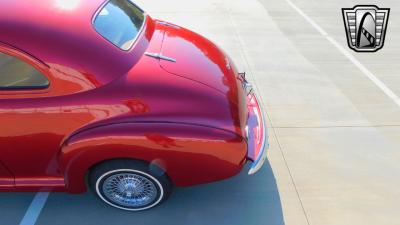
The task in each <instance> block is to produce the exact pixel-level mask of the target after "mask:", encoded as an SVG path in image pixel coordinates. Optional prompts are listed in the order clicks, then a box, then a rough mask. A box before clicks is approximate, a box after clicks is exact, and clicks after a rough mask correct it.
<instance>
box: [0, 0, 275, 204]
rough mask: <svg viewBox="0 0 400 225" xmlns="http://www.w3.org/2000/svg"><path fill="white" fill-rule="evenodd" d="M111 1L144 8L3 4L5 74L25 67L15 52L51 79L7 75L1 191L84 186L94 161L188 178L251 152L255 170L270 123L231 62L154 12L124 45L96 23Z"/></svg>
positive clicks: (217, 175) (222, 174)
mask: <svg viewBox="0 0 400 225" xmlns="http://www.w3.org/2000/svg"><path fill="white" fill-rule="evenodd" d="M107 4H114V6H115V5H118V4H132V6H131V5H130V6H129V7H137V6H135V5H134V4H133V3H131V2H128V1H127V0H113V1H105V0H91V1H83V0H82V1H81V0H72V1H68V0H40V1H35V4H30V3H27V2H26V1H14V0H4V1H1V2H0V54H1V55H0V80H2V79H3V80H4V79H5V78H4V76H5V75H4V73H5V72H4V71H2V70H1V68H2V66H3V67H6V68H8V69H7V71H6V72H9V73H10V71H11V72H15V71H17V72H18V70H19V69H18V68H19V67H17V66H15V68H14V67H12V66H10V64H7V62H9V61H7V60H9V59H10V58H11V59H12V60H18V61H20V62H19V63H25V64H27V65H29V66H31V67H32V68H34V69H35V71H38V72H39V73H40V74H42V75H43V76H44V78H45V80H42V81H40V84H41V85H39V86H29V85H26V86H23V85H22V84H23V83H24V82H25V83H29V82H30V81H31V80H32V79H31V78H26V79H25V81H24V80H23V81H19V80H17V81H15V82H8V81H7V80H6V81H3V83H4V84H3V86H2V85H1V82H0V124H1V128H0V189H1V190H8V191H42V190H53V191H67V192H71V193H81V192H84V191H86V184H85V180H86V176H88V174H89V173H90V171H91V169H92V168H94V167H96V166H98V165H100V164H102V163H104V162H108V161H110V160H129V159H132V160H137V161H140V162H144V163H147V164H148V165H149V168H151V167H152V166H154V167H155V168H157V171H162V173H163V174H164V176H166V177H167V178H168V180H169V181H170V182H171V183H172V184H174V185H178V186H188V185H195V184H201V183H207V182H212V181H217V180H221V179H225V178H228V177H231V176H233V175H235V174H237V173H239V172H240V171H241V169H242V167H243V166H244V164H245V163H246V162H247V161H248V160H251V161H253V165H252V168H251V171H250V172H249V173H254V172H256V171H257V170H258V169H259V168H260V167H261V165H262V163H263V162H264V160H265V156H266V154H265V152H266V147H267V144H268V143H267V138H266V127H265V124H264V122H263V114H262V111H261V107H260V106H259V103H258V101H257V98H256V95H255V94H254V93H253V92H252V90H251V85H250V84H249V83H248V82H247V81H246V79H245V77H244V76H243V74H240V73H238V71H237V70H236V68H235V66H234V64H233V62H232V61H231V59H230V58H229V57H228V56H227V55H226V54H224V53H223V52H222V51H221V50H220V49H219V48H218V47H217V46H215V45H214V44H213V43H212V42H210V41H208V40H207V39H205V38H203V37H201V36H200V35H198V34H196V33H194V32H192V31H189V30H187V29H184V28H182V27H179V26H177V25H174V24H170V23H168V22H164V21H159V20H155V19H152V18H151V17H150V16H149V15H147V14H146V13H144V12H141V13H143V16H144V17H143V24H142V25H141V28H140V30H138V33H137V35H136V37H135V38H134V39H132V40H130V42H129V43H128V45H126V43H125V45H124V46H123V47H121V46H116V44H115V43H112V42H111V41H110V40H108V39H107V38H106V37H104V35H102V34H101V33H99V31H98V30H96V28H95V27H94V23H95V20H96V17H98V16H99V15H108V13H109V12H108V11H107V12H105V11H104V10H105V7H107ZM102 10H103V11H102ZM135 10H139V8H135ZM2 57H3V61H2ZM4 57H6V59H7V60H5V58H4ZM7 66H8V67H7ZM9 68H11V69H9ZM2 76H3V78H2ZM14 76H17V75H14ZM44 78H43V77H42V78H40V79H44ZM10 79H11V80H12V79H14V78H10ZM35 79H36V80H38V79H37V78H35ZM12 81H13V80H12ZM7 82H8V83H7ZM18 82H19V83H18ZM37 82H39V81H37ZM16 84H18V85H16ZM13 85H14V86H13ZM121 208H123V209H126V208H124V207H121Z"/></svg>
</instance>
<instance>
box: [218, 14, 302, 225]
mask: <svg viewBox="0 0 400 225" xmlns="http://www.w3.org/2000/svg"><path fill="white" fill-rule="evenodd" d="M226 13H227V14H228V17H229V18H228V19H229V21H230V22H231V25H232V26H233V29H234V32H235V36H236V38H237V39H238V43H239V48H240V52H241V57H242V59H243V60H244V63H245V64H246V67H247V69H248V70H249V72H250V74H251V75H252V79H254V80H255V81H256V78H255V75H254V73H253V71H252V69H251V66H250V63H249V60H248V57H247V56H246V51H245V49H244V41H243V40H242V38H241V37H240V35H239V32H238V29H237V26H236V24H235V22H234V20H233V18H232V15H231V12H230V10H228V11H227V12H226ZM253 86H254V87H255V89H256V93H261V92H260V89H259V88H258V86H257V82H254V83H253ZM259 98H260V99H261V105H262V107H263V105H264V101H263V96H262V95H259ZM263 108H264V110H265V112H266V114H267V115H266V116H267V118H268V121H269V122H270V124H271V128H272V133H273V136H274V137H275V139H276V141H277V144H278V147H279V151H280V154H281V155H282V159H283V161H284V163H285V167H286V169H287V171H288V173H289V177H290V180H291V182H292V185H293V187H294V189H295V192H296V195H297V198H298V200H299V202H300V206H301V209H302V211H303V214H304V217H305V219H306V222H307V224H308V225H310V221H309V219H308V215H307V212H306V210H305V208H304V204H303V201H302V200H301V197H300V194H299V191H298V189H297V187H296V184H295V182H294V178H293V175H292V172H291V170H290V168H289V165H288V163H287V160H286V157H285V154H284V153H283V150H282V146H281V144H280V142H279V139H278V136H277V134H276V130H275V127H274V126H273V124H272V120H271V118H270V116H269V113H268V112H267V109H266V108H265V107H263Z"/></svg>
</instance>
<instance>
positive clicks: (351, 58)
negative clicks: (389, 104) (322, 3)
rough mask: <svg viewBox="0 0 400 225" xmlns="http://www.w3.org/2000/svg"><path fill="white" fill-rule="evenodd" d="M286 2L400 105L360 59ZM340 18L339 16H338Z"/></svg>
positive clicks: (398, 99)
mask: <svg viewBox="0 0 400 225" xmlns="http://www.w3.org/2000/svg"><path fill="white" fill-rule="evenodd" d="M286 2H287V3H288V4H289V5H290V6H291V7H292V8H293V9H294V10H295V11H296V12H297V13H299V14H300V15H301V16H302V17H303V18H304V19H305V20H307V22H308V23H310V24H311V25H312V26H313V27H314V28H315V29H316V30H317V31H318V32H319V33H320V34H321V35H322V36H324V37H325V38H326V39H327V40H328V41H329V42H331V43H332V44H333V45H334V46H335V47H336V48H337V49H338V50H339V51H340V52H341V53H342V54H343V55H344V56H346V58H348V59H349V60H350V61H351V62H352V63H353V64H354V65H355V66H356V67H357V68H358V69H359V70H361V72H362V73H363V74H364V75H365V76H366V77H368V78H369V79H370V80H371V81H372V82H373V83H374V84H375V85H376V86H377V87H378V88H379V89H381V90H382V91H383V92H384V93H385V94H386V95H387V96H388V97H389V98H390V99H392V100H393V101H394V103H396V104H397V105H398V106H399V107H400V98H399V96H397V95H396V94H395V93H394V92H393V91H392V90H390V88H388V87H387V86H386V85H385V84H384V83H383V82H382V81H381V80H379V79H378V78H377V77H376V76H375V75H374V74H373V73H372V72H371V71H369V70H368V69H367V68H366V67H365V66H364V65H363V64H361V62H360V61H358V60H357V59H356V58H355V57H354V56H353V55H352V54H350V52H349V51H348V50H347V49H345V48H344V47H343V46H342V45H340V44H339V43H338V42H337V41H336V40H335V39H333V38H332V37H330V36H329V35H328V33H327V32H326V31H325V30H324V29H322V27H320V26H319V25H318V24H317V23H316V22H315V21H314V20H312V19H311V18H310V17H309V16H307V14H305V13H304V12H303V11H302V10H301V9H300V8H299V7H297V6H296V5H295V4H294V3H293V2H292V1H291V0H286ZM340 19H341V18H340Z"/></svg>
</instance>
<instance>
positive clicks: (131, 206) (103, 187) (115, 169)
mask: <svg viewBox="0 0 400 225" xmlns="http://www.w3.org/2000/svg"><path fill="white" fill-rule="evenodd" d="M127 180H128V182H127ZM111 185H112V187H111ZM89 186H90V189H91V190H92V191H93V192H94V193H95V194H96V195H97V196H98V197H99V199H100V200H102V201H103V202H105V203H106V204H108V205H110V206H113V207H115V208H118V209H122V210H129V211H141V210H146V209H150V208H153V207H155V206H157V205H160V204H161V203H162V202H163V201H165V200H166V199H167V198H168V197H169V195H170V194H171V191H172V184H171V181H170V180H169V178H168V177H167V175H166V174H165V173H164V172H163V171H162V170H161V169H160V168H159V167H157V166H154V165H151V166H150V164H148V163H146V162H143V161H137V160H125V159H121V160H110V161H107V162H104V163H101V164H100V165H97V166H96V167H94V168H93V169H92V170H91V171H90V174H89ZM119 187H121V188H122V189H123V190H124V191H121V189H120V188H119ZM128 189H129V190H128ZM145 189H146V190H145ZM126 190H128V191H126ZM105 191H106V192H105ZM132 193H133V194H132ZM110 196H111V197H110ZM132 196H133V198H136V200H131V199H130V198H132ZM138 196H143V197H138ZM148 196H150V197H148ZM137 199H139V200H137ZM142 199H146V200H147V201H148V202H146V201H143V202H140V201H141V200H142ZM137 202H139V203H137ZM135 204H136V205H135Z"/></svg>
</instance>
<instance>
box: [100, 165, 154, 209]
mask: <svg viewBox="0 0 400 225" xmlns="http://www.w3.org/2000/svg"><path fill="white" fill-rule="evenodd" d="M102 191H103V193H104V195H105V197H107V198H108V199H109V200H111V201H112V202H114V203H117V204H118V205H121V206H126V207H143V206H146V205H148V204H150V203H152V202H153V201H154V200H155V199H156V197H157V193H158V191H157V188H156V186H155V185H154V183H153V182H152V181H151V180H149V179H148V178H146V177H145V176H142V175H139V174H134V173H117V174H114V175H111V176H109V177H108V178H106V179H105V181H104V182H103V185H102Z"/></svg>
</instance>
